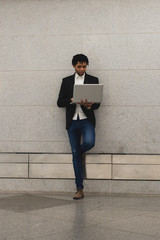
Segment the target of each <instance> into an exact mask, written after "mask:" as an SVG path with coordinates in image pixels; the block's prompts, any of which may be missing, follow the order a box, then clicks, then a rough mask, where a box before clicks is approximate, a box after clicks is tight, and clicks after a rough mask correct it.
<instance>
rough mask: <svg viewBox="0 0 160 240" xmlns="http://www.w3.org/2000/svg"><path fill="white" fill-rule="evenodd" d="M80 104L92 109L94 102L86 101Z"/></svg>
mask: <svg viewBox="0 0 160 240" xmlns="http://www.w3.org/2000/svg"><path fill="white" fill-rule="evenodd" d="M80 104H81V105H82V106H84V107H86V108H87V109H91V107H92V104H93V102H88V100H87V99H85V101H83V100H81V102H80Z"/></svg>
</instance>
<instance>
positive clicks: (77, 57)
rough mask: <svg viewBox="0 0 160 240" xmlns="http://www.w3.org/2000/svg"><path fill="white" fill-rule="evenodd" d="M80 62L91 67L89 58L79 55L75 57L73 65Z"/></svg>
mask: <svg viewBox="0 0 160 240" xmlns="http://www.w3.org/2000/svg"><path fill="white" fill-rule="evenodd" d="M78 62H80V63H83V62H85V63H87V65H89V60H88V57H87V56H85V55H84V54H77V55H75V56H73V59H72V65H73V66H75V65H76V64H77V63H78Z"/></svg>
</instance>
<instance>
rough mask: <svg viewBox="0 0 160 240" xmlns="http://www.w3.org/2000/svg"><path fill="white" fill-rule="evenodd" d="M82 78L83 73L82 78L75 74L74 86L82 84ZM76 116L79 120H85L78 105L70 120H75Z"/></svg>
mask: <svg viewBox="0 0 160 240" xmlns="http://www.w3.org/2000/svg"><path fill="white" fill-rule="evenodd" d="M84 78H85V73H84V74H83V75H82V76H79V75H78V74H77V73H76V74H75V84H84ZM78 115H79V119H80V120H82V119H86V118H87V117H86V115H85V114H84V112H83V110H82V108H81V105H80V104H76V110H75V114H74V116H73V118H72V119H73V120H77V117H78Z"/></svg>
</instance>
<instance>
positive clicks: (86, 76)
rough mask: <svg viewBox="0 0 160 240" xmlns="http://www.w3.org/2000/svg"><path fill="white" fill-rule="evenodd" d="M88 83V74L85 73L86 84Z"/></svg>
mask: <svg viewBox="0 0 160 240" xmlns="http://www.w3.org/2000/svg"><path fill="white" fill-rule="evenodd" d="M86 83H88V74H87V73H85V78H84V84H86Z"/></svg>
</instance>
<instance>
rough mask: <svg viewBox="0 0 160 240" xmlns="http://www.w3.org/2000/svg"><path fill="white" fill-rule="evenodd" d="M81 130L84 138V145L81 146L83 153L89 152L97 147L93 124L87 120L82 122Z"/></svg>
mask: <svg viewBox="0 0 160 240" xmlns="http://www.w3.org/2000/svg"><path fill="white" fill-rule="evenodd" d="M80 129H81V133H82V136H83V143H82V145H81V151H82V153H84V152H86V151H89V150H90V149H91V148H93V147H94V145H95V129H94V126H93V124H92V123H90V122H89V121H88V120H87V119H85V120H81V121H80Z"/></svg>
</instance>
